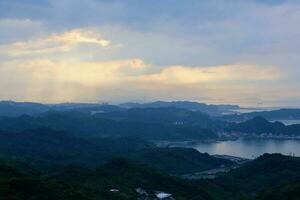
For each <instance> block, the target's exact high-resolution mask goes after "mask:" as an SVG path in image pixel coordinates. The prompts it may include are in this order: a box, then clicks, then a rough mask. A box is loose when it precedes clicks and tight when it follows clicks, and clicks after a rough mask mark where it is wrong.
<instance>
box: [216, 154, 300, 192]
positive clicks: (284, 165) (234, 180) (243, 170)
mask: <svg viewBox="0 0 300 200" xmlns="http://www.w3.org/2000/svg"><path fill="white" fill-rule="evenodd" d="M299 180H300V158H299V157H290V156H283V155H281V154H264V155H262V156H260V157H259V158H257V159H255V160H253V161H251V162H248V163H246V164H245V165H243V166H242V167H240V168H237V169H234V170H232V171H230V172H229V173H227V174H225V175H223V176H220V177H219V178H217V180H216V181H217V182H218V183H219V184H220V185H223V186H224V187H225V188H230V189H232V190H238V191H243V192H246V193H248V194H253V193H258V192H262V191H264V190H268V189H270V188H276V187H279V186H281V185H282V184H287V183H290V182H294V181H299Z"/></svg>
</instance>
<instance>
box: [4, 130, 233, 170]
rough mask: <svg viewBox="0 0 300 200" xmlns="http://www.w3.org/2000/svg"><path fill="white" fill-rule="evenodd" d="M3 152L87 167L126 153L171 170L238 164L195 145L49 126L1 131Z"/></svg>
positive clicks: (146, 162)
mask: <svg viewBox="0 0 300 200" xmlns="http://www.w3.org/2000/svg"><path fill="white" fill-rule="evenodd" d="M0 153H2V154H5V155H11V156H22V157H28V158H35V159H39V160H43V161H48V162H52V163H55V164H57V165H68V164H78V165H82V166H85V167H97V166H99V165H102V164H104V163H106V162H108V161H109V160H110V159H111V158H113V157H124V158H128V159H131V160H134V161H137V162H139V163H143V164H147V165H149V166H151V167H154V168H157V169H160V170H163V171H165V172H167V173H171V174H181V173H191V172H195V171H201V170H206V169H212V168H216V167H219V166H220V165H225V166H226V165H227V166H230V165H233V164H234V163H233V162H230V161H228V160H225V159H219V158H215V157H212V156H209V155H208V154H203V153H200V152H198V151H196V150H193V149H184V148H157V147H156V146H155V145H154V144H152V143H150V142H146V141H144V140H141V139H138V138H98V139H83V138H77V137H74V136H73V135H71V134H69V133H66V132H63V131H53V130H51V129H49V128H40V129H32V130H26V131H22V132H7V131H3V132H0Z"/></svg>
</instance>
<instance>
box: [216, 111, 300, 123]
mask: <svg viewBox="0 0 300 200" xmlns="http://www.w3.org/2000/svg"><path fill="white" fill-rule="evenodd" d="M255 117H263V118H265V119H267V120H282V119H300V109H279V110H271V111H258V112H250V113H243V114H234V115H225V116H222V117H221V118H222V119H223V120H227V121H236V122H241V121H246V120H249V119H252V118H255Z"/></svg>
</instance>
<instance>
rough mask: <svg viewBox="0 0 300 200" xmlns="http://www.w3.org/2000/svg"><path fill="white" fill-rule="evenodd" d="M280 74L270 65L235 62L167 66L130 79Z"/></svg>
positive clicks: (192, 80)
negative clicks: (204, 65)
mask: <svg viewBox="0 0 300 200" xmlns="http://www.w3.org/2000/svg"><path fill="white" fill-rule="evenodd" d="M280 76H281V73H280V72H279V71H278V70H277V69H276V68H274V67H271V66H257V65H236V64H235V65H222V66H211V67H189V66H169V67H166V68H163V69H162V70H161V71H159V72H157V73H153V74H148V75H142V76H139V77H132V80H135V81H138V82H144V83H147V82H148V83H150V82H153V83H154V82H158V83H160V84H196V83H218V82H244V81H251V80H254V81H259V80H272V79H276V78H279V77H280Z"/></svg>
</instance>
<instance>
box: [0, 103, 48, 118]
mask: <svg viewBox="0 0 300 200" xmlns="http://www.w3.org/2000/svg"><path fill="white" fill-rule="evenodd" d="M47 110H49V107H48V106H46V105H43V104H39V103H31V102H13V101H0V116H20V115H23V114H28V115H32V114H37V113H41V112H45V111H47Z"/></svg>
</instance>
